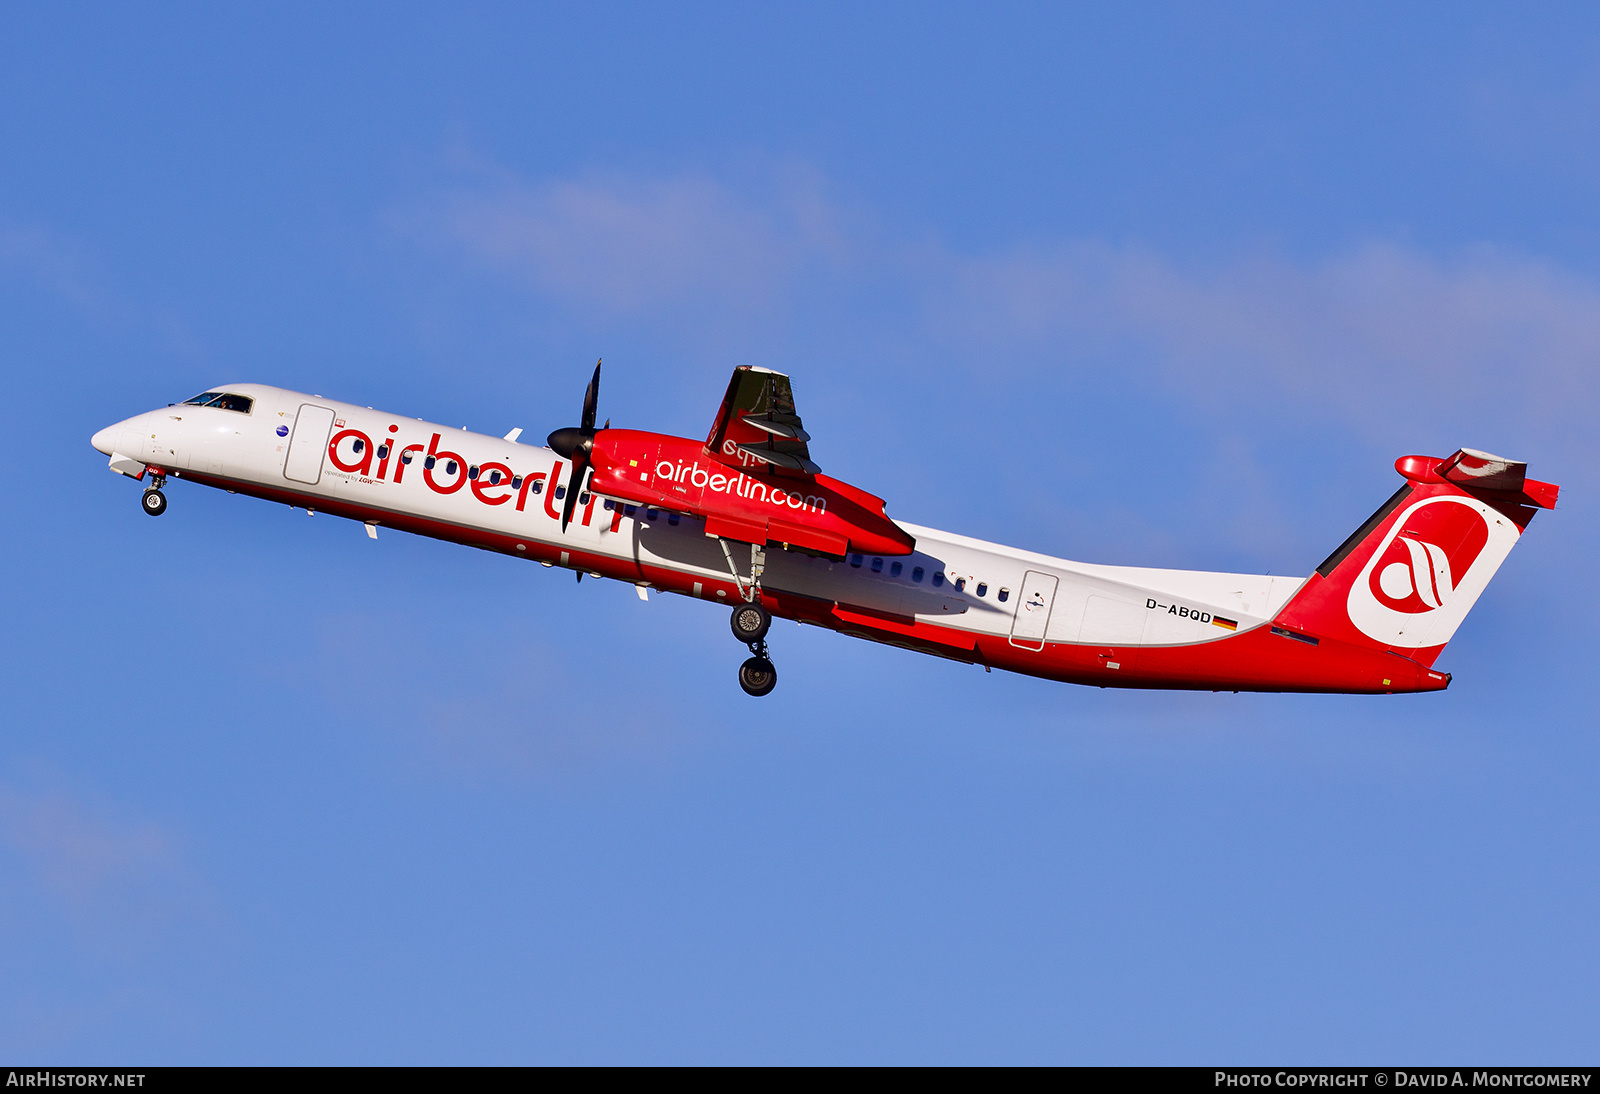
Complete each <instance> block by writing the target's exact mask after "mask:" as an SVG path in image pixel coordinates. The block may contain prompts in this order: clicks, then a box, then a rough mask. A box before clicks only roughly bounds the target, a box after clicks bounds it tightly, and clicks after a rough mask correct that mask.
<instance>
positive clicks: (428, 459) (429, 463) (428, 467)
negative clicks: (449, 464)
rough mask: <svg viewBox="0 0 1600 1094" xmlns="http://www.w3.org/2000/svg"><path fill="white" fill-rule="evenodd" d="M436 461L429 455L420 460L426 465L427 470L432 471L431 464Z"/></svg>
mask: <svg viewBox="0 0 1600 1094" xmlns="http://www.w3.org/2000/svg"><path fill="white" fill-rule="evenodd" d="M437 462H438V460H437V459H435V458H434V457H433V456H429V457H428V458H427V459H425V460H423V461H422V466H423V467H426V468H427V469H428V470H429V471H432V470H433V465H434V464H435V463H437Z"/></svg>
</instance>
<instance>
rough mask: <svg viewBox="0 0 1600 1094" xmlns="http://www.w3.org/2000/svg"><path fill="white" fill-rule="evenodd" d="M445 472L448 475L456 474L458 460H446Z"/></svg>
mask: <svg viewBox="0 0 1600 1094" xmlns="http://www.w3.org/2000/svg"><path fill="white" fill-rule="evenodd" d="M444 473H445V474H446V475H454V474H455V473H456V461H455V460H446V461H445V465H444Z"/></svg>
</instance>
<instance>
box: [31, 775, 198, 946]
mask: <svg viewBox="0 0 1600 1094" xmlns="http://www.w3.org/2000/svg"><path fill="white" fill-rule="evenodd" d="M0 849H3V850H4V851H8V852H10V854H9V855H8V856H6V857H7V858H10V859H11V860H12V865H11V868H10V869H8V870H7V871H6V873H10V874H12V875H13V877H12V884H11V885H10V886H8V888H10V889H11V892H12V895H13V899H20V894H28V895H29V896H28V899H29V901H30V903H33V904H35V905H38V904H39V902H40V901H41V900H42V901H43V905H44V906H46V907H48V908H49V909H50V910H51V913H52V914H53V915H54V916H57V917H63V918H64V919H65V920H66V922H67V923H68V924H69V925H70V926H71V927H72V928H73V929H74V932H75V934H76V936H77V938H78V941H79V942H80V943H81V944H85V945H87V946H88V947H89V948H91V949H94V950H96V951H98V952H108V953H113V954H116V955H118V956H121V957H130V956H134V955H135V954H136V953H138V952H140V951H142V950H144V949H145V948H147V947H148V946H149V945H151V944H153V943H154V942H155V940H156V937H157V936H158V935H160V934H161V933H162V932H163V931H164V929H165V928H166V927H168V926H170V925H171V924H172V923H173V922H174V921H176V920H179V919H189V918H190V917H192V916H193V914H194V913H195V911H196V905H195V899H194V898H195V895H196V892H197V887H196V883H195V881H194V879H193V878H192V877H191V876H190V872H189V870H188V869H187V868H186V866H185V865H184V863H183V861H182V858H181V855H180V854H179V851H178V848H177V846H176V844H175V843H174V841H173V839H172V837H171V836H170V834H168V833H167V832H166V831H165V830H164V829H162V828H161V827H160V826H159V825H156V824H153V823H151V822H149V821H146V820H141V819H130V818H125V817H123V818H119V817H115V816H113V815H112V814H111V813H110V812H108V811H107V810H104V809H95V808H91V807H90V806H88V805H87V804H85V803H84V802H83V801H82V800H80V799H79V798H78V797H76V796H74V795H71V794H69V793H67V792H65V791H63V790H60V789H48V790H22V789H17V788H15V787H9V786H0Z"/></svg>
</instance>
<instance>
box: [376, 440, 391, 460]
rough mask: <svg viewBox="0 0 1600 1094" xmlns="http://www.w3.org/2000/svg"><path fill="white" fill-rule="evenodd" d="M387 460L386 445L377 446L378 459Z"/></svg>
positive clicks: (387, 450)
mask: <svg viewBox="0 0 1600 1094" xmlns="http://www.w3.org/2000/svg"><path fill="white" fill-rule="evenodd" d="M388 458H389V446H388V445H386V444H380V445H379V446H378V459H380V460H386V459H388Z"/></svg>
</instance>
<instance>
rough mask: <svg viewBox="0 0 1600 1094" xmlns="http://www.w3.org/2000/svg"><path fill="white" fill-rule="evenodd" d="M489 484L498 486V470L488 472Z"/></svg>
mask: <svg viewBox="0 0 1600 1094" xmlns="http://www.w3.org/2000/svg"><path fill="white" fill-rule="evenodd" d="M489 485H490V486H499V485H500V472H498V471H491V472H489Z"/></svg>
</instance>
